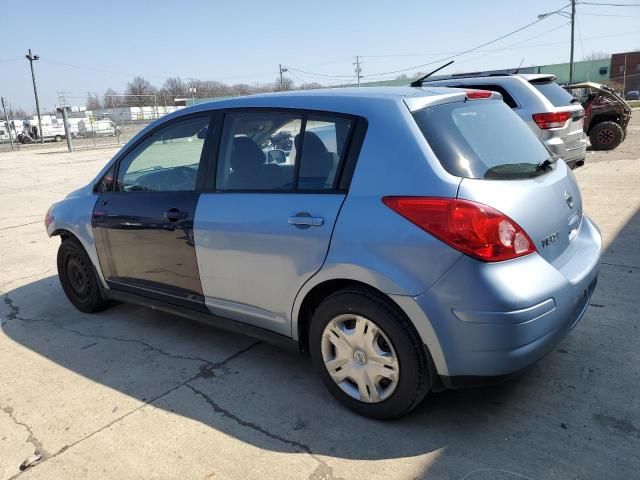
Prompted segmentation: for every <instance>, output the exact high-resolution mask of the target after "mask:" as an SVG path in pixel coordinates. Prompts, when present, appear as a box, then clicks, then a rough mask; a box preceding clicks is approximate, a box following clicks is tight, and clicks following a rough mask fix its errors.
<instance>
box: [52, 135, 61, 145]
mask: <svg viewBox="0 0 640 480" xmlns="http://www.w3.org/2000/svg"><path fill="white" fill-rule="evenodd" d="M53 140H54V141H55V142H56V143H60V142H61V141H62V137H61V136H60V135H56V136H55V137H53Z"/></svg>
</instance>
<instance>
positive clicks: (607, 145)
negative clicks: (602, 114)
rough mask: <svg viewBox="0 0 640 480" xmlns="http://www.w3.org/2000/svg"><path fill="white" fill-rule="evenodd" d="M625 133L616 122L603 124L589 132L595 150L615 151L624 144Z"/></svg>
mask: <svg viewBox="0 0 640 480" xmlns="http://www.w3.org/2000/svg"><path fill="white" fill-rule="evenodd" d="M623 139H624V131H623V130H622V127H621V126H620V125H618V124H617V123H616V122H601V123H598V124H597V125H596V126H595V127H593V128H592V129H591V131H590V132H589V141H590V142H591V146H592V147H593V148H594V149H595V150H613V149H614V148H616V147H617V146H618V145H620V144H621V143H622V140H623Z"/></svg>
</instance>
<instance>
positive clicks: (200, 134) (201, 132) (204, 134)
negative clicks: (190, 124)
mask: <svg viewBox="0 0 640 480" xmlns="http://www.w3.org/2000/svg"><path fill="white" fill-rule="evenodd" d="M208 130H209V129H208V128H207V127H203V128H201V129H200V130H198V134H197V137H198V138H199V139H200V140H204V139H205V138H207V131H208Z"/></svg>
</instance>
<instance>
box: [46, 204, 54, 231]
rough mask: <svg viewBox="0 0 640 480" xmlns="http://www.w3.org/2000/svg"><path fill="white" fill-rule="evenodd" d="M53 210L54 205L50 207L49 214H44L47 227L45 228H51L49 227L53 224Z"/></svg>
mask: <svg viewBox="0 0 640 480" xmlns="http://www.w3.org/2000/svg"><path fill="white" fill-rule="evenodd" d="M52 210H53V205H51V206H50V207H49V209H48V210H47V213H45V214H44V226H45V228H49V225H51V223H52V222H53V215H52V214H51V211H52Z"/></svg>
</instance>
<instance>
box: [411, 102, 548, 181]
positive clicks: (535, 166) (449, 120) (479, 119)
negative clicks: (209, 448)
mask: <svg viewBox="0 0 640 480" xmlns="http://www.w3.org/2000/svg"><path fill="white" fill-rule="evenodd" d="M413 116H414V118H415V120H416V123H417V124H418V126H419V127H420V130H421V131H422V133H423V135H424V136H425V138H426V139H427V142H429V145H430V146H431V149H432V150H433V152H434V153H435V154H436V156H437V157H438V159H439V160H440V163H441V164H442V166H443V167H444V168H445V169H446V170H447V171H448V172H449V173H451V174H452V175H455V176H458V177H465V178H486V179H521V178H531V177H535V176H538V175H541V174H543V173H544V172H545V171H546V169H545V168H544V167H541V166H540V164H541V163H542V162H544V161H545V160H547V159H550V157H551V154H550V153H549V150H547V148H546V147H545V146H544V144H543V143H542V142H541V141H540V140H539V139H538V137H536V136H535V135H534V134H533V132H532V131H531V130H530V129H529V127H528V126H527V125H526V124H525V123H524V122H523V121H522V120H521V119H520V117H518V115H516V114H515V113H513V111H512V110H511V109H510V108H509V107H508V106H507V105H505V104H504V103H503V102H501V101H498V100H467V101H465V102H456V103H447V104H444V105H437V106H433V107H427V108H424V109H422V110H418V111H417V112H414V114H413Z"/></svg>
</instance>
